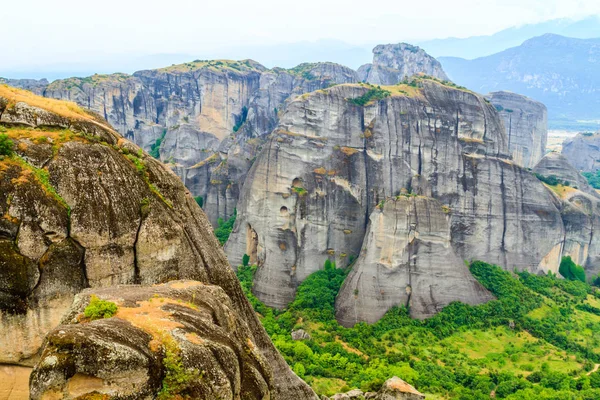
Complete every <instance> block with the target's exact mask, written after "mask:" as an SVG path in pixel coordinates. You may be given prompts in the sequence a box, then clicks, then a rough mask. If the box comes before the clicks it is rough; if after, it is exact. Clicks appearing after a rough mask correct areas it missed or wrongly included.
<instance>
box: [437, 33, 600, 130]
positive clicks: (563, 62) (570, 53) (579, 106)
mask: <svg viewBox="0 0 600 400" xmlns="http://www.w3.org/2000/svg"><path fill="white" fill-rule="evenodd" d="M439 60H440V62H441V63H442V66H443V67H444V70H445V71H446V73H447V74H448V76H449V77H450V79H451V80H453V81H454V82H456V83H458V84H460V85H463V86H466V87H468V88H469V89H472V90H475V91H477V92H480V93H487V92H492V91H497V90H509V91H512V92H516V93H520V94H523V95H526V96H528V97H531V98H533V99H535V100H538V101H541V102H542V103H544V104H545V105H546V106H547V107H548V116H549V125H550V128H554V129H560V128H566V129H587V130H596V129H600V39H575V38H568V37H564V36H559V35H555V34H545V35H542V36H539V37H535V38H533V39H529V40H527V41H525V42H524V43H523V44H522V45H520V46H517V47H513V48H510V49H507V50H504V51H501V52H499V53H496V54H493V55H491V56H487V57H480V58H477V59H474V60H466V59H463V58H456V57H440V58H439Z"/></svg>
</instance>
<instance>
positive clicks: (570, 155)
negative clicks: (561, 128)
mask: <svg viewBox="0 0 600 400" xmlns="http://www.w3.org/2000/svg"><path fill="white" fill-rule="evenodd" d="M562 155H563V156H565V157H566V158H567V160H568V161H569V163H570V164H571V165H572V166H573V167H575V169H576V170H578V171H583V172H593V171H597V170H598V169H600V132H596V133H591V132H586V133H580V134H578V135H577V136H575V137H574V138H573V139H568V140H565V142H564V143H563V146H562Z"/></svg>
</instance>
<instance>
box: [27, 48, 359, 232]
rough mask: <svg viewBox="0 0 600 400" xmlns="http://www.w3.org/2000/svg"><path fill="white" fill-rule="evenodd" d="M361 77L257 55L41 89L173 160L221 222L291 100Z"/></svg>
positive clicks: (213, 219) (62, 82) (319, 65)
mask: <svg viewBox="0 0 600 400" xmlns="http://www.w3.org/2000/svg"><path fill="white" fill-rule="evenodd" d="M356 81H357V75H356V72H354V71H353V70H351V69H350V68H347V67H343V66H341V65H338V64H334V63H312V64H301V65H299V66H298V67H295V68H292V69H290V70H286V69H281V68H275V69H273V70H267V69H266V68H265V67H263V66H262V65H260V64H259V63H257V62H255V61H252V60H243V61H228V60H212V61H209V60H196V61H193V62H190V63H185V64H180V65H173V66H171V67H166V68H161V69H157V70H147V71H139V72H136V73H134V74H133V75H127V74H112V75H94V76H91V77H87V78H70V79H65V80H58V81H55V82H52V83H51V84H50V85H48V86H47V87H45V88H43V89H37V90H36V92H39V93H40V94H43V95H44V96H46V97H52V98H57V99H64V100H71V101H74V102H76V103H78V104H79V105H81V106H83V107H85V108H87V109H90V110H93V111H95V112H97V113H98V114H100V115H102V116H103V117H104V118H105V119H106V120H107V121H108V122H110V123H111V124H112V126H114V127H115V129H117V130H118V131H119V132H120V133H121V134H122V135H123V136H125V137H126V138H128V139H130V140H131V141H133V142H134V143H136V144H137V145H139V146H140V147H142V148H143V149H144V150H146V151H151V152H152V153H153V154H154V155H155V156H157V157H158V158H160V160H161V161H163V162H165V163H167V164H169V165H170V166H171V168H172V169H173V170H174V171H175V172H176V173H177V175H179V177H181V179H182V180H183V181H184V183H185V184H186V186H187V187H188V188H189V189H190V190H191V191H192V193H193V194H194V196H201V197H202V198H203V200H204V204H205V210H206V212H207V214H208V216H209V219H210V221H211V222H212V223H213V224H216V222H217V219H218V218H219V217H223V218H227V217H229V216H230V215H231V214H232V213H233V210H234V208H235V205H236V203H237V200H238V196H239V191H240V188H241V185H242V183H243V182H244V178H245V175H246V173H247V171H248V169H249V167H250V165H251V163H252V161H253V159H254V157H255V156H256V155H257V151H258V150H259V147H260V144H261V143H262V140H263V139H262V137H263V136H265V135H266V134H268V133H270V132H271V131H272V130H273V128H274V127H275V126H276V125H277V121H278V114H279V113H280V112H281V111H282V110H283V109H284V108H285V106H286V104H287V101H289V100H290V99H292V98H294V97H296V96H298V95H300V94H303V93H306V92H311V91H313V90H317V89H322V88H326V87H328V86H330V85H333V84H339V83H351V82H356ZM253 138H254V139H257V140H254V141H253V142H250V143H247V142H248V141H249V140H252V139H253ZM256 142H258V143H256Z"/></svg>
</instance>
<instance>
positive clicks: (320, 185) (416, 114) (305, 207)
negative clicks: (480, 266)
mask: <svg viewBox="0 0 600 400" xmlns="http://www.w3.org/2000/svg"><path fill="white" fill-rule="evenodd" d="M416 85H417V86H418V87H416V88H415V87H414V85H413V86H411V85H396V86H393V87H385V88H383V89H385V90H389V91H390V93H389V96H387V97H385V92H383V93H381V92H379V91H378V90H377V89H376V88H373V87H370V86H367V85H364V86H361V85H339V86H336V87H333V88H330V89H327V90H323V91H316V92H313V93H311V94H309V95H307V96H303V97H300V98H297V99H296V100H295V101H293V102H292V103H291V104H290V105H289V106H288V108H287V110H286V112H285V113H284V114H283V115H282V116H281V119H280V123H279V126H278V128H277V129H276V130H275V131H274V133H273V134H272V137H271V139H270V141H269V142H268V143H267V144H266V145H265V148H264V149H263V151H262V152H261V154H260V155H259V157H258V158H257V160H256V162H255V163H254V165H253V166H252V168H251V170H250V173H249V175H248V178H247V179H246V183H245V185H244V188H243V192H242V194H241V196H240V198H241V200H240V203H239V205H238V219H237V222H236V225H235V227H234V229H233V232H232V235H231V237H230V240H229V242H228V243H227V245H226V251H227V254H228V255H229V259H230V261H231V262H232V264H233V265H239V264H240V262H241V257H242V255H243V254H244V253H246V254H248V255H249V256H250V258H251V262H252V263H257V264H258V266H259V267H258V270H257V272H256V275H255V284H254V292H255V294H256V295H257V296H258V297H259V298H260V299H261V300H263V301H264V302H266V303H267V304H269V305H271V306H275V307H284V306H285V305H286V304H288V303H289V302H290V301H291V300H292V299H293V298H294V294H295V289H296V287H297V285H298V284H299V283H300V282H302V281H303V280H304V278H306V277H307V276H308V275H309V274H310V273H312V272H314V271H316V270H318V269H320V268H321V267H322V265H323V263H324V261H325V260H327V259H332V260H335V261H336V263H337V265H338V266H340V267H345V266H346V265H347V264H348V263H349V260H350V259H351V258H352V257H356V256H359V255H360V253H361V248H364V247H363V243H366V242H368V240H369V237H367V238H366V239H365V233H366V232H367V224H368V222H369V218H370V216H371V214H372V213H373V211H374V210H375V206H376V205H377V204H378V203H380V201H382V200H384V199H386V198H388V197H393V196H397V195H399V194H402V193H407V194H410V193H412V194H416V195H421V196H425V197H431V198H434V199H436V200H437V201H438V202H439V204H440V206H439V207H438V209H439V208H441V207H444V208H445V209H446V210H447V211H448V212H449V213H450V214H451V218H450V221H449V222H448V225H449V229H450V236H449V237H450V244H451V247H452V249H453V251H454V253H455V254H456V255H457V257H458V258H459V259H460V260H471V259H482V260H485V261H488V262H491V263H496V264H499V265H502V266H504V267H506V268H509V269H511V270H512V269H513V268H517V269H519V270H529V271H532V272H537V271H547V270H551V271H556V270H557V269H558V263H559V260H560V249H561V245H562V241H563V238H564V227H563V224H562V220H561V216H560V213H559V210H558V209H557V207H556V205H555V200H554V199H553V197H552V195H551V194H550V193H548V191H547V190H546V188H545V187H544V186H543V185H542V184H541V183H540V182H539V181H538V180H537V179H536V178H535V176H533V175H532V174H531V173H530V172H527V171H525V170H524V169H522V168H521V167H519V166H517V165H515V164H514V163H513V162H511V161H510V155H509V149H508V141H507V137H506V135H505V132H504V127H503V124H502V122H501V120H500V118H499V117H498V115H497V112H496V110H495V108H494V107H493V106H492V105H491V104H489V103H487V102H486V101H485V99H483V98H482V97H481V96H479V95H476V94H474V93H472V92H469V91H466V90H463V89H460V88H456V87H454V86H452V85H451V84H447V85H446V84H442V83H439V82H437V81H435V80H431V79H427V78H417V80H416ZM378 93H379V94H378ZM373 97H374V98H373ZM367 98H371V99H372V100H371V101H363V100H362V99H367ZM352 99H359V100H352ZM361 104H364V106H363V105H361ZM384 215H385V212H384ZM406 220H407V221H408V220H409V219H408V218H407V219H406ZM386 226H387V224H386ZM441 228H443V229H442V231H440V232H435V233H432V236H434V235H437V236H439V237H446V238H447V237H448V236H447V235H448V234H447V232H446V231H445V229H446V228H447V226H441ZM408 231H409V229H406V230H403V231H401V232H400V234H399V235H400V236H399V238H398V239H397V240H398V243H400V242H402V240H406V239H401V238H406V236H407V233H406V232H408ZM542 238H543V240H542ZM446 240H448V239H446ZM369 251H373V252H375V253H374V254H373V255H368V254H367V255H365V259H373V260H374V259H377V258H378V257H379V256H378V253H379V252H380V251H381V252H382V254H389V255H390V258H391V256H392V255H393V249H391V248H387V247H386V248H385V249H383V250H378V249H376V248H371V247H367V248H366V252H369ZM422 254H423V255H424V254H426V253H425V252H424V253H422ZM351 256H352V257H351ZM453 265H456V264H453ZM461 268H464V266H463V265H462V264H461ZM459 275H460V272H456V274H454V273H453V274H452V276H459ZM449 276H450V275H449ZM360 279H364V280H372V276H367V275H365V274H363V275H362V277H361V278H360ZM452 282H454V281H453V280H450V281H448V284H449V285H450V284H453V283H452ZM444 284H445V282H444V281H443V280H442V281H441V283H440V285H442V286H440V287H438V288H437V289H438V290H439V291H441V293H445V291H444V290H443V285H444ZM354 285H355V286H356V287H363V284H362V283H360V282H357V283H354ZM365 285H366V286H368V284H365ZM366 286H365V287H366ZM426 286H427V285H424V287H426ZM348 287H350V286H348ZM453 295H454V296H461V298H464V296H462V295H459V294H457V293H454V294H453ZM344 296H345V298H352V297H353V296H354V293H350V294H348V293H346V294H344ZM359 296H360V289H359ZM412 296H416V298H421V296H423V298H427V297H426V295H425V294H418V293H415V291H414V290H413V292H412ZM455 298H456V299H458V297H455ZM434 300H435V299H434ZM427 301H429V300H427ZM447 301H450V298H445V299H444V300H443V301H440V302H439V303H444V302H447ZM401 302H402V301H401ZM436 302H437V300H436V301H433V302H430V303H428V304H424V305H422V308H421V310H434V309H435V305H434V304H435V303H436ZM386 304H387V305H389V304H390V303H386ZM427 312H430V311H427ZM348 313H350V314H352V313H353V312H352V311H348ZM354 313H357V314H361V313H359V312H358V311H354ZM361 315H363V314H361Z"/></svg>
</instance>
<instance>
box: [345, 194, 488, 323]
mask: <svg viewBox="0 0 600 400" xmlns="http://www.w3.org/2000/svg"><path fill="white" fill-rule="evenodd" d="M450 219H451V217H450V215H449V210H447V209H444V208H443V206H442V204H441V203H440V202H439V201H437V200H434V199H431V198H428V197H424V196H399V197H397V198H391V199H387V200H385V204H383V206H382V207H377V208H376V209H375V210H374V211H373V212H372V213H371V216H370V221H369V226H368V228H367V232H366V234H365V240H364V242H363V247H362V250H361V252H360V256H359V257H358V260H357V261H356V263H355V264H354V266H353V267H352V271H350V274H349V275H348V277H347V278H346V280H345V281H344V285H343V287H342V289H341V291H340V294H339V296H338V297H337V299H336V310H337V313H336V317H337V319H338V321H339V322H340V323H341V324H342V325H345V326H353V325H354V324H356V323H357V322H360V321H366V322H368V323H374V322H376V321H378V320H379V319H380V318H381V317H383V315H384V314H385V313H386V312H387V311H388V310H389V309H390V308H392V307H394V306H397V305H404V306H406V307H407V308H408V309H409V311H410V315H411V316H412V317H414V318H427V317H430V316H432V315H434V314H436V313H437V312H439V311H441V309H442V308H444V307H445V306H446V305H448V304H449V303H450V302H452V301H457V300H458V301H461V302H463V303H466V304H479V303H483V302H485V301H488V300H491V299H492V298H493V296H492V295H491V294H490V293H489V292H488V291H487V290H486V289H485V288H484V287H483V286H481V285H480V284H479V283H478V282H477V281H476V280H475V278H474V277H473V276H472V275H471V273H470V272H469V268H468V267H467V266H466V265H465V263H464V262H463V260H462V259H460V258H459V257H458V256H457V255H456V253H455V252H454V249H453V248H452V244H451V238H450Z"/></svg>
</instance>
